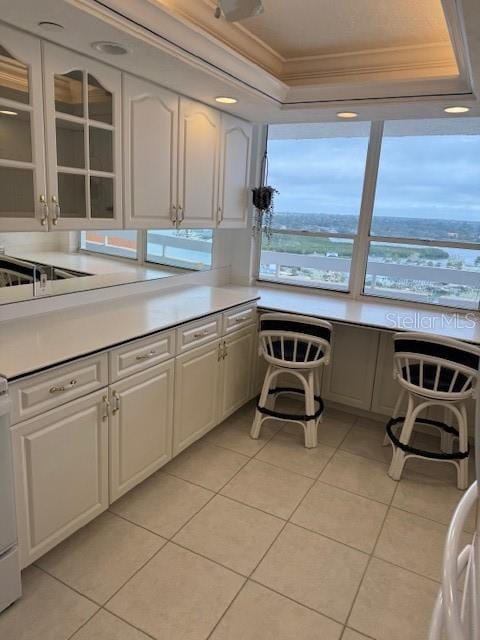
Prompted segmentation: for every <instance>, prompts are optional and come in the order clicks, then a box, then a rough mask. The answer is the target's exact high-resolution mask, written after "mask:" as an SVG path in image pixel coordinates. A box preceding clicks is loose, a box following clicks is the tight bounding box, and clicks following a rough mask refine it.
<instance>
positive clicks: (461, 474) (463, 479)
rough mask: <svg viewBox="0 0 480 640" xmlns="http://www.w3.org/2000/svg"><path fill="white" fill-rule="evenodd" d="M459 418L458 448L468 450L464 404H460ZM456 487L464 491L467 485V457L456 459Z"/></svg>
mask: <svg viewBox="0 0 480 640" xmlns="http://www.w3.org/2000/svg"><path fill="white" fill-rule="evenodd" d="M460 414H461V420H459V421H458V434H459V438H458V450H459V451H461V452H462V453H463V452H465V451H468V420H467V409H466V407H465V404H463V403H462V404H461V405H460ZM457 487H458V488H459V489H460V490H461V491H464V490H465V489H467V487H468V457H467V458H463V459H462V460H459V461H458V467H457Z"/></svg>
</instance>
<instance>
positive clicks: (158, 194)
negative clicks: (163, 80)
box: [123, 75, 179, 229]
mask: <svg viewBox="0 0 480 640" xmlns="http://www.w3.org/2000/svg"><path fill="white" fill-rule="evenodd" d="M178 100H179V98H178V96H177V95H175V94H173V93H171V92H170V91H167V90H166V89H162V88H161V87H157V86H156V85H154V84H151V83H150V82H146V81H145V80H140V79H138V78H132V77H131V76H127V75H124V82H123V112H124V138H123V143H124V167H125V226H126V227H127V228H130V229H163V228H171V227H172V225H173V224H174V221H175V215H174V213H175V212H174V206H175V205H176V198H177V194H176V177H177V146H178Z"/></svg>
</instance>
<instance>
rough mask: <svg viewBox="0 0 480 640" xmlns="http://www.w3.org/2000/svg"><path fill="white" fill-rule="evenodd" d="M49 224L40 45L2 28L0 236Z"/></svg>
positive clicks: (0, 51) (37, 228)
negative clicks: (2, 232) (0, 233)
mask: <svg viewBox="0 0 480 640" xmlns="http://www.w3.org/2000/svg"><path fill="white" fill-rule="evenodd" d="M47 218H48V209H47V192H46V181H45V146H44V129H43V105H42V69H41V52H40V41H39V40H37V39H36V38H32V37H30V36H28V35H26V34H23V33H20V32H18V31H13V30H10V29H9V28H7V27H4V26H2V25H0V231H1V230H4V231H6V230H8V231H40V230H41V229H45V230H46V229H47V228H48V227H47Z"/></svg>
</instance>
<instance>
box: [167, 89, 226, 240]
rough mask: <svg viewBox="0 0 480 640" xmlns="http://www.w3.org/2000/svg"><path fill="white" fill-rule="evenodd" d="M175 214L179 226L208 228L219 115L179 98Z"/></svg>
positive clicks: (212, 216) (213, 214)
mask: <svg viewBox="0 0 480 640" xmlns="http://www.w3.org/2000/svg"><path fill="white" fill-rule="evenodd" d="M179 118H180V120H179V134H178V140H179V147H178V153H179V155H178V198H177V208H178V210H177V214H178V220H179V222H180V224H181V226H182V227H184V228H185V229H189V228H198V227H200V228H205V229H207V228H212V227H215V225H216V219H217V202H218V146H219V144H218V143H219V138H220V135H219V133H220V114H219V113H218V112H217V111H215V110H214V109H210V107H207V106H205V105H203V104H200V103H199V102H194V101H193V100H188V99H187V98H180V116H179Z"/></svg>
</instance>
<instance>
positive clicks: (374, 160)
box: [350, 121, 383, 298]
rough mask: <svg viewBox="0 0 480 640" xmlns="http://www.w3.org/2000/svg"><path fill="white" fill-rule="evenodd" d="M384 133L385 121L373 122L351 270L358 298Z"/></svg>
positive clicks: (362, 281)
mask: <svg viewBox="0 0 480 640" xmlns="http://www.w3.org/2000/svg"><path fill="white" fill-rule="evenodd" d="M382 134H383V122H382V121H378V122H372V125H371V129H370V140H369V143H368V150H367V159H366V162H365V177H364V181H363V192H362V201H361V205H360V218H359V221H358V235H357V238H356V239H355V241H354V244H353V253H352V266H351V270H350V292H351V295H352V296H353V297H354V298H358V297H359V296H360V294H361V293H362V291H363V284H364V279H365V272H366V268H367V260H368V246H369V235H370V226H371V222H372V215H373V206H374V203H375V189H376V186H377V176H378V165H379V162H380V150H381V146H382Z"/></svg>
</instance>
